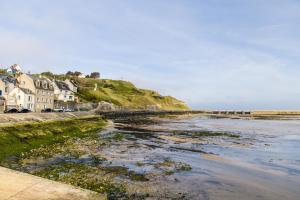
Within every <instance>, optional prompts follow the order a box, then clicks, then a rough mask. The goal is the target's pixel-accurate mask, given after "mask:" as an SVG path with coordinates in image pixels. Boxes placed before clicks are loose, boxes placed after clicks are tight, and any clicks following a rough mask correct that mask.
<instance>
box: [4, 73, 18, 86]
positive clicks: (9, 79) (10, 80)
mask: <svg viewBox="0 0 300 200" xmlns="http://www.w3.org/2000/svg"><path fill="white" fill-rule="evenodd" d="M0 79H1V80H2V81H3V82H9V83H13V84H16V83H17V79H16V78H14V77H12V76H8V75H5V74H0Z"/></svg>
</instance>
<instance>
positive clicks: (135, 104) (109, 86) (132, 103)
mask: <svg viewBox="0 0 300 200" xmlns="http://www.w3.org/2000/svg"><path fill="white" fill-rule="evenodd" d="M76 81H77V82H78V83H79V86H80V87H79V90H78V95H79V96H80V98H81V99H82V100H84V101H87V102H99V101H106V102H110V103H113V104H115V105H117V106H121V107H125V108H132V109H145V108H149V106H154V107H157V108H159V109H164V110H185V109H189V108H188V107H187V106H186V105H185V104H184V103H183V102H182V101H179V100H177V99H175V98H173V97H171V96H162V95H160V94H158V93H157V92H154V91H151V90H143V89H138V88H136V87H135V86H134V85H133V84H132V83H130V82H127V81H121V80H103V79H101V80H98V79H91V78H84V79H77V80H76ZM95 84H97V90H96V91H95V90H94V88H95Z"/></svg>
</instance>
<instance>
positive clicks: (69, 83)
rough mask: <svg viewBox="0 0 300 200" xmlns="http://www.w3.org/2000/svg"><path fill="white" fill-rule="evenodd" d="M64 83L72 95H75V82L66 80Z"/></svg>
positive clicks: (76, 87)
mask: <svg viewBox="0 0 300 200" xmlns="http://www.w3.org/2000/svg"><path fill="white" fill-rule="evenodd" d="M64 82H65V83H66V84H67V85H68V86H69V88H70V90H71V91H73V92H74V93H77V89H78V86H77V84H76V83H75V81H73V80H70V79H66V80H65V81H64Z"/></svg>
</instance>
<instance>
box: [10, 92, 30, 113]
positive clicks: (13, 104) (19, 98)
mask: <svg viewBox="0 0 300 200" xmlns="http://www.w3.org/2000/svg"><path fill="white" fill-rule="evenodd" d="M6 106H7V109H10V108H17V109H19V110H21V109H28V110H31V111H35V94H34V93H33V92H32V91H31V90H29V89H25V88H14V89H13V90H12V91H11V92H10V93H9V95H8V99H7V105H6Z"/></svg>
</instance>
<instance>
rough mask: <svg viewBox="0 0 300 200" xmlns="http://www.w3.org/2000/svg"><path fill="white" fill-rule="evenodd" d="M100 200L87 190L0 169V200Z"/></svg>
mask: <svg viewBox="0 0 300 200" xmlns="http://www.w3.org/2000/svg"><path fill="white" fill-rule="evenodd" d="M46 199H47V200H100V199H101V200H102V199H106V198H105V197H104V196H100V195H99V194H96V193H94V192H92V191H89V190H83V189H79V188H75V187H73V186H70V185H67V184H62V183H58V182H54V181H50V180H47V179H43V178H40V177H36V176H32V175H30V174H26V173H22V172H17V171H14V170H10V169H7V168H3V167H0V200H46Z"/></svg>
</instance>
